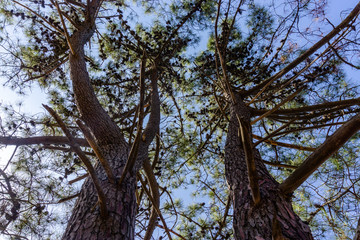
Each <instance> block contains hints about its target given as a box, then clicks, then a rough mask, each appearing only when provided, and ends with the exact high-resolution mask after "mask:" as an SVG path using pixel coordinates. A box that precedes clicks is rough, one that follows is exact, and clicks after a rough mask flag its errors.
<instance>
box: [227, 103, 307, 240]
mask: <svg viewBox="0 0 360 240" xmlns="http://www.w3.org/2000/svg"><path fill="white" fill-rule="evenodd" d="M236 101H237V103H236V104H232V107H231V119H230V123H229V129H228V135H227V141H226V147H225V169H226V178H227V182H228V184H229V186H230V193H231V196H232V201H233V208H234V217H233V228H234V237H235V239H236V240H238V239H301V240H305V239H313V238H312V235H311V232H310V228H309V226H308V225H307V224H305V223H304V222H303V221H302V220H301V219H300V218H299V217H298V216H297V215H296V214H295V213H294V211H293V209H292V205H291V201H290V200H289V199H288V198H286V197H285V196H283V195H282V193H281V192H280V190H279V184H278V183H277V182H276V181H275V179H274V178H273V177H272V176H271V175H270V174H269V172H268V171H267V169H266V167H265V165H264V164H263V163H262V161H261V156H260V154H259V152H258V151H257V150H255V149H254V151H255V154H254V155H255V163H256V170H257V175H258V176H257V177H258V184H259V188H260V195H261V201H260V203H258V204H257V205H254V203H253V199H252V195H251V189H250V186H249V179H248V173H247V166H246V161H245V154H244V148H243V144H252V143H242V142H241V138H240V136H239V132H240V131H239V124H238V118H241V119H242V121H245V122H247V123H248V124H249V122H250V113H249V111H248V109H247V107H246V106H245V104H244V103H243V102H242V100H241V99H236Z"/></svg>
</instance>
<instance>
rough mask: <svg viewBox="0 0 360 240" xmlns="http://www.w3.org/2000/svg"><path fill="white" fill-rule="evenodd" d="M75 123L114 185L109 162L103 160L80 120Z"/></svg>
mask: <svg viewBox="0 0 360 240" xmlns="http://www.w3.org/2000/svg"><path fill="white" fill-rule="evenodd" d="M76 123H77V124H78V126H79V127H80V129H81V131H82V132H83V134H84V136H85V138H86V140H87V142H88V143H89V145H90V146H91V148H92V149H93V150H94V152H95V154H96V156H97V158H98V159H99V161H100V163H101V165H102V166H103V168H104V170H105V172H106V175H107V177H108V178H109V181H110V182H111V183H115V176H114V173H113V171H112V170H111V166H110V164H109V162H108V161H107V160H106V159H105V157H104V155H103V154H102V152H101V149H100V147H99V146H98V145H97V143H96V141H95V138H94V137H93V135H92V134H91V132H90V130H89V129H88V128H87V127H86V126H85V125H84V124H83V123H82V122H81V121H80V120H77V121H76Z"/></svg>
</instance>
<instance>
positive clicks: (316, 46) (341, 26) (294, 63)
mask: <svg viewBox="0 0 360 240" xmlns="http://www.w3.org/2000/svg"><path fill="white" fill-rule="evenodd" d="M359 12H360V3H358V4H357V5H356V6H355V7H354V9H353V10H352V11H351V13H350V14H349V15H348V16H347V17H346V18H345V19H344V20H343V21H342V22H341V23H340V24H339V25H338V26H337V27H335V28H334V29H333V30H332V31H331V32H330V33H328V34H327V35H326V36H325V37H323V38H322V39H320V40H319V41H318V42H317V43H315V44H314V45H313V46H312V47H311V48H309V49H308V50H307V51H306V52H304V53H303V54H301V55H300V56H299V57H298V58H296V59H295V60H294V61H292V62H291V63H289V64H288V65H287V66H286V67H284V68H283V69H282V70H280V71H279V72H277V73H276V74H275V75H273V76H272V77H270V78H268V79H267V80H265V81H264V82H263V83H262V84H259V85H257V86H255V87H254V88H252V89H249V90H248V91H246V94H245V95H246V96H249V95H250V94H252V93H254V92H256V91H258V90H259V89H260V91H258V92H257V93H256V95H255V96H254V97H253V98H252V100H251V101H250V102H249V103H248V104H251V103H252V102H254V101H255V99H256V98H257V97H258V96H260V94H261V93H263V92H264V91H265V90H266V88H267V87H268V86H269V85H270V84H271V83H272V82H274V81H275V80H276V79H279V78H280V77H282V76H284V75H285V74H286V73H288V72H289V71H291V70H292V69H293V68H294V67H296V66H297V65H299V64H300V63H302V62H303V61H304V60H306V59H307V58H308V57H309V56H310V55H312V54H313V53H315V52H316V51H317V50H318V49H319V48H321V47H322V46H323V45H325V44H326V43H328V42H329V40H330V39H332V38H333V37H334V36H335V35H336V34H338V33H339V32H340V31H341V30H342V29H344V28H345V27H347V26H348V24H349V23H350V22H351V21H352V20H353V19H354V18H356V17H357V15H358V14H359ZM245 95H244V97H245Z"/></svg>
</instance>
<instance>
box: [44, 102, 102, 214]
mask: <svg viewBox="0 0 360 240" xmlns="http://www.w3.org/2000/svg"><path fill="white" fill-rule="evenodd" d="M43 106H44V108H45V109H46V110H47V111H48V112H49V113H50V114H51V116H53V118H55V120H56V122H57V123H58V124H59V125H60V127H61V129H62V130H63V132H64V133H65V135H66V137H67V138H68V139H69V142H70V145H71V147H72V148H73V149H74V151H75V152H76V154H77V155H78V156H79V158H80V159H81V161H82V162H83V163H84V165H85V166H86V169H87V171H88V172H89V175H90V177H91V179H92V181H93V183H94V185H95V188H96V191H97V193H98V198H99V203H100V213H101V216H102V217H103V218H106V217H107V216H108V212H107V208H106V196H105V193H104V192H103V190H102V188H101V183H100V180H99V179H98V177H97V175H96V172H95V169H94V167H93V166H92V164H91V162H90V160H89V159H88V158H87V156H86V155H85V154H84V153H83V152H82V151H81V149H80V147H79V145H78V144H77V143H76V142H75V140H74V138H73V136H72V134H71V133H70V131H69V130H68V129H67V128H66V126H65V124H64V122H63V121H62V120H61V118H60V117H59V115H58V114H57V113H56V112H55V111H54V110H53V109H52V108H50V107H49V106H47V105H44V104H43Z"/></svg>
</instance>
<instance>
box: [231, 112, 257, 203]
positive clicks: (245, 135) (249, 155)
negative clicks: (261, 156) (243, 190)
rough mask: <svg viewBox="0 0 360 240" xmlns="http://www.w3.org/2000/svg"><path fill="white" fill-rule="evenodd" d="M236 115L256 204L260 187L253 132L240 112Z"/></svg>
mask: <svg viewBox="0 0 360 240" xmlns="http://www.w3.org/2000/svg"><path fill="white" fill-rule="evenodd" d="M236 117H237V119H238V122H239V128H240V134H241V136H240V137H241V141H242V145H243V148H244V152H245V160H246V167H247V171H248V177H249V185H250V188H251V195H252V198H253V201H254V204H255V205H257V204H258V203H259V202H260V200H261V199H260V189H259V184H258V175H257V171H256V165H255V158H254V150H253V146H252V140H251V134H250V131H249V129H248V127H250V124H249V126H246V125H245V124H246V123H245V122H244V121H242V120H241V118H240V117H239V115H238V114H236Z"/></svg>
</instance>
